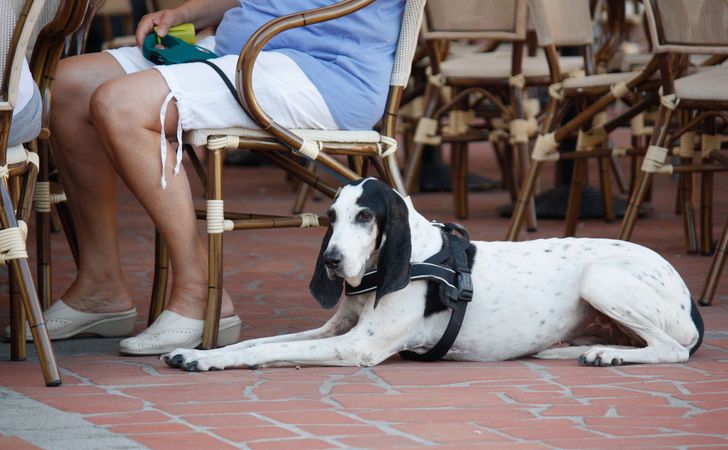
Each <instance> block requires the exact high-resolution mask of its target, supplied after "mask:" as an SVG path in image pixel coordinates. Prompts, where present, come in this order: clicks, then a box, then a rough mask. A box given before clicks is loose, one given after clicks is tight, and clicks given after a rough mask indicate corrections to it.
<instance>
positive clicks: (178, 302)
mask: <svg viewBox="0 0 728 450" xmlns="http://www.w3.org/2000/svg"><path fill="white" fill-rule="evenodd" d="M168 93H169V88H168V87H167V84H166V82H165V81H164V78H163V77H162V76H161V74H160V73H159V72H158V71H156V70H147V71H143V72H139V73H135V74H131V75H127V76H125V77H121V78H117V79H114V80H111V81H109V82H106V83H104V84H103V85H102V86H101V87H99V88H98V89H97V90H96V92H95V93H94V95H93V96H92V98H91V105H90V111H91V115H90V117H91V122H92V123H93V125H94V127H95V128H96V130H97V131H98V132H99V136H100V137H101V140H102V143H103V145H104V148H105V149H106V150H107V151H108V154H109V157H110V159H111V160H112V161H114V165H115V167H116V169H117V170H118V173H119V175H120V176H121V178H122V179H123V180H124V182H125V183H126V184H127V185H128V186H129V188H130V189H131V190H132V192H134V194H135V195H136V196H137V198H138V199H139V200H140V201H141V203H142V205H143V206H144V207H145V208H146V210H147V212H149V215H150V216H151V218H152V220H153V221H154V223H155V225H156V226H157V228H158V229H159V231H160V233H161V235H162V237H163V238H164V239H165V241H166V242H167V245H168V246H169V253H170V258H171V262H172V267H173V271H174V280H173V283H172V291H171V297H170V301H169V304H168V305H167V309H169V310H171V311H174V312H176V313H178V314H181V315H183V316H186V317H190V318H193V319H202V318H203V317H204V311H205V307H206V298H207V252H206V250H205V248H204V246H203V244H202V241H201V239H200V236H199V233H198V230H197V222H196V219H195V213H194V207H193V203H192V196H191V193H190V186H189V182H188V180H187V175H186V174H185V172H184V169H182V170H181V171H180V173H179V175H176V176H175V175H174V174H173V171H172V169H173V167H174V160H175V158H174V152H173V150H174V148H175V146H171V145H170V146H168V150H167V151H168V156H167V165H166V167H165V171H166V178H167V188H166V190H163V189H162V187H161V184H160V177H161V160H160V155H159V146H160V133H161V128H162V127H161V124H160V123H159V111H160V108H161V106H162V103H163V102H164V99H165V97H166V95H167V94H168ZM176 124H177V109H176V106H175V104H174V102H171V103H170V104H169V107H168V109H167V116H166V123H165V132H166V134H167V135H169V136H173V135H174V134H175V131H176ZM225 300H226V301H225ZM221 313H222V316H223V317H226V316H230V315H232V314H233V307H232V303H231V302H230V301H229V298H225V299H224V301H223V305H222V311H221Z"/></svg>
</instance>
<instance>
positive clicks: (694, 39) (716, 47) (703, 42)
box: [644, 0, 728, 54]
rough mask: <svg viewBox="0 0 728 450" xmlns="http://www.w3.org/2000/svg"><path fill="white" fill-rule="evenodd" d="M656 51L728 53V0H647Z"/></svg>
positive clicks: (649, 24)
mask: <svg viewBox="0 0 728 450" xmlns="http://www.w3.org/2000/svg"><path fill="white" fill-rule="evenodd" d="M644 3H645V13H646V15H647V23H648V26H649V29H650V35H651V37H652V43H653V48H654V50H655V52H658V53H665V52H674V53H705V54H728V0H645V1H644Z"/></svg>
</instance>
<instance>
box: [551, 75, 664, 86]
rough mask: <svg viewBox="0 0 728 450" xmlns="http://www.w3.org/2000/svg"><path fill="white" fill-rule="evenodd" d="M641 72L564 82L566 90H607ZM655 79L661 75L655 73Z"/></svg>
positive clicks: (575, 78)
mask: <svg viewBox="0 0 728 450" xmlns="http://www.w3.org/2000/svg"><path fill="white" fill-rule="evenodd" d="M638 73H639V72H615V73H600V74H597V75H589V76H585V77H574V78H567V79H565V80H564V82H563V84H564V89H591V88H606V89H608V88H609V87H610V86H612V85H613V84H615V83H619V82H620V81H625V80H627V79H629V78H630V77H633V76H635V75H637V74H638ZM652 78H654V79H658V78H659V73H657V72H655V75H654V76H653V77H652Z"/></svg>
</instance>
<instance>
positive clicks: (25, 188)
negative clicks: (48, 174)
mask: <svg viewBox="0 0 728 450" xmlns="http://www.w3.org/2000/svg"><path fill="white" fill-rule="evenodd" d="M44 5H45V0H26V1H25V2H24V6H23V9H22V10H21V12H20V15H19V17H18V19H17V21H16V25H15V29H14V30H13V35H12V38H11V40H10V47H9V49H7V51H8V54H7V56H8V58H7V60H6V61H7V66H6V67H4V68H3V69H4V70H3V71H2V72H3V73H2V77H3V78H2V81H3V82H2V92H1V93H0V94H1V95H0V99H2V101H0V168H1V169H0V171H1V172H2V174H1V176H0V178H1V179H0V228H2V233H3V235H6V234H9V233H17V234H19V235H21V236H22V235H23V232H22V225H23V224H24V223H27V221H28V218H29V215H30V209H31V201H32V198H33V193H34V189H35V180H36V177H37V175H38V160H37V155H36V154H35V153H33V152H30V153H28V152H27V151H26V150H24V149H23V150H22V151H23V152H26V157H25V159H24V160H22V161H20V162H17V163H10V164H9V163H8V158H7V156H8V155H7V150H8V148H7V144H8V135H9V129H10V124H11V121H12V114H13V107H14V103H15V100H16V98H17V93H18V84H19V80H20V71H21V67H22V65H23V64H24V60H25V53H26V49H27V48H28V44H29V41H30V38H31V34H32V32H33V29H34V28H35V25H36V23H37V22H38V18H39V16H40V13H41V11H42V10H43V7H44ZM3 51H5V49H3ZM19 177H22V178H23V181H22V188H21V190H20V192H19V194H18V195H17V196H15V195H12V192H11V191H10V189H9V187H10V186H11V183H10V182H9V181H13V182H15V181H16V180H18V178H19ZM13 184H16V185H17V183H13ZM13 197H15V198H13ZM25 232H26V233H27V228H26V231H25ZM8 237H9V236H8ZM8 237H5V236H3V241H7V239H8ZM9 247H10V248H7V249H5V248H4V249H3V255H2V257H3V261H4V262H5V263H6V264H8V265H9V266H10V273H11V280H10V286H11V296H10V297H11V299H10V304H11V321H10V329H11V336H12V342H11V359H12V360H24V359H25V350H26V348H25V317H27V322H28V324H29V326H30V331H31V334H32V336H33V342H34V343H35V346H36V350H37V353H38V360H39V361H40V367H41V371H42V373H43V378H44V380H45V384H46V385H47V386H58V385H60V384H61V376H60V374H59V372H58V366H57V364H56V361H55V356H54V353H53V348H52V346H51V340H50V336H49V334H48V329H47V328H46V326H45V321H44V319H43V313H42V309H41V306H40V302H39V300H38V294H37V292H36V290H35V285H34V282H33V277H32V276H31V273H30V267H29V265H28V257H27V253H26V249H25V237H24V236H23V237H21V238H20V240H19V242H16V243H14V244H13V245H11V246H9ZM17 295H19V296H20V302H21V303H22V305H23V311H24V314H22V313H20V309H19V308H18V307H17V303H18V301H17Z"/></svg>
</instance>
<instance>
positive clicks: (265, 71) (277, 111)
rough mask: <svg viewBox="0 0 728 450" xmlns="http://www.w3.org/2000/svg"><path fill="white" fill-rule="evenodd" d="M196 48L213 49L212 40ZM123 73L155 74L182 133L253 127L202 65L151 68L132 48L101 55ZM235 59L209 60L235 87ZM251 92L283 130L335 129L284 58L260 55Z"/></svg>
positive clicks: (216, 77)
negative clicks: (166, 89)
mask: <svg viewBox="0 0 728 450" xmlns="http://www.w3.org/2000/svg"><path fill="white" fill-rule="evenodd" d="M197 45H199V46H201V47H205V48H208V49H211V50H212V49H214V48H215V38H214V36H211V37H208V38H205V39H203V40H201V41H200V42H199V43H198V44H197ZM107 51H108V53H110V54H111V56H113V57H114V58H115V59H116V61H117V62H118V63H119V64H120V65H121V67H122V68H123V69H124V71H125V72H126V73H134V72H139V71H142V70H146V69H151V68H155V69H157V70H158V71H159V72H160V73H161V74H162V76H163V77H164V79H165V81H166V82H167V86H169V89H170V90H171V92H172V95H173V97H174V98H175V99H176V102H177V109H178V111H179V115H180V122H181V124H182V129H184V130H195V129H201V128H228V127H244V128H259V127H258V126H257V125H256V124H255V123H254V122H253V121H252V120H251V119H250V118H249V117H248V116H247V115H246V114H245V112H244V111H243V110H242V108H240V105H239V104H238V102H237V101H236V100H235V98H234V97H233V96H232V93H231V92H230V90H228V88H227V86H225V84H224V82H223V81H222V79H221V78H220V76H219V75H218V74H217V73H216V72H215V71H214V70H213V69H212V68H211V67H208V66H207V65H205V64H202V63H189V64H177V65H171V66H157V65H155V64H154V63H152V62H151V61H149V60H148V59H146V58H144V56H143V55H142V52H141V50H140V49H139V48H138V47H124V48H118V49H113V50H107ZM237 61H238V55H227V56H223V57H220V58H215V59H211V60H210V62H212V63H214V64H216V65H217V66H218V67H219V68H220V69H222V71H223V72H225V74H226V75H227V77H228V79H229V80H230V82H231V83H232V84H233V85H235V78H236V77H235V66H236V64H237ZM253 92H254V93H255V96H256V98H257V100H258V104H259V105H260V107H261V108H262V109H263V111H265V113H266V114H268V116H269V117H270V118H271V119H273V120H274V121H276V122H278V123H279V124H281V125H283V126H284V127H287V128H314V129H321V130H332V129H336V128H337V126H336V122H335V121H334V119H333V117H331V112H330V111H329V108H328V106H326V102H325V101H324V99H323V97H322V96H321V94H320V93H319V91H318V90H317V89H316V86H314V84H313V83H311V80H309V79H308V77H307V76H306V74H305V73H304V72H303V71H302V70H301V68H300V67H298V65H297V64H296V63H295V62H294V61H293V60H292V59H291V58H289V57H288V56H286V55H284V54H282V53H277V52H261V53H260V56H259V57H258V59H257V60H256V63H255V67H253Z"/></svg>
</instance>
